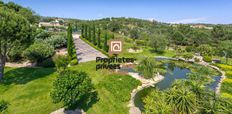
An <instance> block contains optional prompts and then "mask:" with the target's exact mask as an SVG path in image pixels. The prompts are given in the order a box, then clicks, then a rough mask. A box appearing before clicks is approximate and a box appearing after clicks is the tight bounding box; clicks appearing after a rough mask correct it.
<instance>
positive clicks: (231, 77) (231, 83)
mask: <svg viewBox="0 0 232 114" xmlns="http://www.w3.org/2000/svg"><path fill="white" fill-rule="evenodd" d="M218 66H219V67H220V68H221V69H222V70H224V71H225V72H226V79H225V80H224V81H223V83H222V87H221V92H222V96H224V97H228V98H231V99H232V91H231V90H232V66H229V65H224V64H219V65H218Z"/></svg>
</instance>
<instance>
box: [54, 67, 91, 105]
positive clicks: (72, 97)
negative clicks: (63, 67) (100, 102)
mask: <svg viewBox="0 0 232 114" xmlns="http://www.w3.org/2000/svg"><path fill="white" fill-rule="evenodd" d="M94 93H95V91H94V87H93V84H92V82H91V79H90V78H89V76H88V75H87V74H86V73H85V72H71V71H68V72H65V73H63V74H62V75H60V76H59V77H58V78H57V79H56V80H55V81H54V83H53V90H52V92H51V97H52V100H53V102H54V103H60V102H61V103H62V104H63V105H64V106H66V107H68V108H76V107H77V106H80V104H81V105H83V104H89V103H90V102H91V100H92V98H93V95H95V94H94Z"/></svg>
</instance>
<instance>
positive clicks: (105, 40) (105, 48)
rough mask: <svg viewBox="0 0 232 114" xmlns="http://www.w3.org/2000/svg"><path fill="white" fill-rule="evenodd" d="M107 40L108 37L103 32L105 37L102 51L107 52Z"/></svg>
mask: <svg viewBox="0 0 232 114" xmlns="http://www.w3.org/2000/svg"><path fill="white" fill-rule="evenodd" d="M107 39H108V35H107V32H105V37H104V50H105V51H106V52H108V46H107Z"/></svg>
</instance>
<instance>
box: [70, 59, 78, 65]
mask: <svg viewBox="0 0 232 114" xmlns="http://www.w3.org/2000/svg"><path fill="white" fill-rule="evenodd" d="M77 64H78V61H77V59H73V60H72V61H71V62H70V65H77Z"/></svg>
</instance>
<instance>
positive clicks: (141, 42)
mask: <svg viewBox="0 0 232 114" xmlns="http://www.w3.org/2000/svg"><path fill="white" fill-rule="evenodd" d="M135 43H136V44H137V45H140V46H144V45H145V44H146V43H145V41H144V40H136V41H135Z"/></svg>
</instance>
